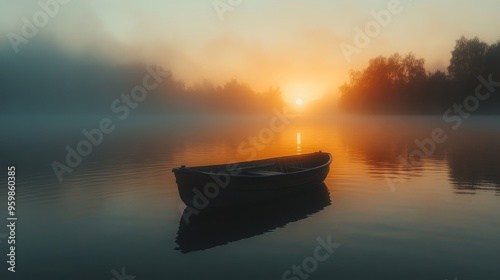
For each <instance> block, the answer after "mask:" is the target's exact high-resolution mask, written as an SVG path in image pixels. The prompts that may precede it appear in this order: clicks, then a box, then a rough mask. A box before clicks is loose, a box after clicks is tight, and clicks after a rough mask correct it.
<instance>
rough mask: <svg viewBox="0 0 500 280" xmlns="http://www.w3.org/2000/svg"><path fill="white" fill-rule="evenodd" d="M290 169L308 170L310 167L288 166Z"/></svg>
mask: <svg viewBox="0 0 500 280" xmlns="http://www.w3.org/2000/svg"><path fill="white" fill-rule="evenodd" d="M288 168H289V169H294V170H306V169H309V168H306V167H296V166H288Z"/></svg>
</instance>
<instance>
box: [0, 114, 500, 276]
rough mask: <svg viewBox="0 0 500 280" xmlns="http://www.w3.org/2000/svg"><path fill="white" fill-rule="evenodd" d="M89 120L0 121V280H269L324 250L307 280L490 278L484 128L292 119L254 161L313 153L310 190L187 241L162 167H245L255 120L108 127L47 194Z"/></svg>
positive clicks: (492, 134)
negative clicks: (11, 258)
mask: <svg viewBox="0 0 500 280" xmlns="http://www.w3.org/2000/svg"><path fill="white" fill-rule="evenodd" d="M98 121H99V119H85V118H82V119H72V120H61V119H58V120H57V119H46V120H43V121H36V123H31V124H30V125H26V124H25V123H26V122H28V119H26V120H22V119H17V120H8V119H7V120H5V119H4V120H2V127H1V131H2V136H1V138H0V139H1V148H0V152H1V154H0V158H1V159H2V166H4V167H5V165H7V164H10V163H14V164H16V166H17V171H18V173H17V181H18V193H17V199H18V200H17V202H18V204H17V206H18V210H17V211H18V218H19V221H18V227H17V240H18V241H17V242H18V245H17V246H18V247H17V248H18V249H17V265H16V269H17V272H16V274H15V275H14V276H15V277H12V276H13V275H9V276H10V277H11V278H12V279H35V278H41V279H113V278H115V279H117V280H119V279H118V278H117V277H116V275H114V274H113V273H112V271H113V270H116V271H117V272H118V273H119V274H120V273H121V272H122V268H125V271H126V274H127V275H130V276H136V278H135V279H136V280H141V279H148V280H153V279H252V280H254V279H282V275H283V273H284V272H285V271H286V270H288V269H291V267H292V265H294V264H296V265H300V264H302V262H303V261H304V259H306V258H307V257H311V256H313V252H314V250H315V248H316V247H317V246H318V244H319V243H318V241H317V238H322V239H324V240H326V239H327V237H328V236H330V238H331V241H332V242H335V243H338V244H340V247H338V248H336V249H335V250H334V252H333V253H332V254H331V255H330V256H329V258H328V259H327V260H326V261H323V262H319V264H318V267H317V269H315V270H314V271H313V272H311V273H307V274H309V278H308V279H437V280H443V279H454V278H455V277H458V279H498V278H499V277H500V266H498V261H499V259H500V219H499V213H500V145H499V143H500V119H497V118H475V119H469V120H466V121H465V123H464V125H463V126H462V127H460V128H458V129H457V130H453V129H452V128H451V125H450V124H447V123H445V122H444V121H443V120H441V119H440V118H438V117H435V118H433V117H426V118H420V117H405V118H396V117H392V118H391V117H385V118H382V117H380V118H361V117H358V118H354V117H353V118H332V119H316V120H307V119H304V118H301V117H297V118H295V119H294V120H293V121H292V122H291V123H290V124H289V125H287V126H286V127H285V129H284V130H283V131H282V132H279V133H273V134H271V135H269V134H268V135H265V136H266V137H267V138H265V142H267V143H263V142H260V141H259V142H258V147H257V148H258V149H256V153H255V158H266V157H272V156H278V155H288V154H296V153H307V152H314V151H318V150H323V151H328V152H330V153H332V155H333V156H334V162H333V164H332V166H331V171H330V174H329V176H328V178H327V179H326V181H325V186H324V187H323V188H322V189H318V191H316V192H314V193H310V194H304V195H303V197H299V198H291V199H289V200H287V201H284V202H281V203H277V204H275V205H266V206H262V207H260V208H257V209H251V210H248V211H236V210H235V211H232V212H231V213H228V214H227V215H220V216H214V215H200V216H199V217H196V220H194V222H193V223H192V224H191V226H192V227H185V226H184V225H183V224H182V222H181V213H182V212H181V211H182V210H183V207H182V206H183V204H182V202H181V201H180V199H179V197H178V194H177V189H176V185H175V178H174V176H173V173H171V168H172V167H175V166H179V165H181V164H186V165H188V166H189V165H203V164H212V163H228V162H230V161H235V160H236V161H237V160H245V159H249V158H251V157H252V156H253V155H252V154H251V149H249V147H250V144H248V142H247V143H245V141H249V137H254V136H257V137H258V135H259V132H261V131H262V130H263V129H266V128H269V127H270V126H269V118H262V119H246V118H238V119H231V120H228V119H224V118H213V119H204V120H196V119H190V120H186V119H182V120H181V119H175V120H174V119H153V118H142V119H134V120H128V121H126V122H124V123H116V130H115V131H114V132H113V133H111V134H109V135H106V136H105V138H104V141H103V143H102V144H101V145H100V146H99V147H97V148H94V150H93V152H92V153H91V154H90V155H89V156H87V157H85V158H84V159H83V162H82V163H81V165H79V166H78V167H77V168H75V169H74V171H73V172H72V173H71V174H66V175H65V176H64V181H63V182H62V183H59V182H58V180H57V178H56V176H55V174H54V172H53V171H52V167H51V166H50V164H51V163H52V162H53V161H59V162H61V163H62V162H64V161H65V156H66V152H65V146H66V145H70V146H72V147H75V146H76V143H78V141H80V140H82V139H84V136H82V134H81V132H80V131H81V130H82V129H92V128H95V127H97V123H98ZM437 127H441V128H442V129H443V130H444V131H445V133H446V135H447V136H448V139H447V140H446V141H445V142H444V143H442V144H437V145H436V148H435V150H434V151H433V152H432V153H431V154H430V155H429V156H425V157H423V158H421V159H420V158H418V157H415V158H414V159H413V161H412V164H408V163H404V161H403V160H401V159H402V158H403V159H406V160H408V156H409V155H410V154H411V153H412V152H413V151H414V150H415V149H417V148H418V147H417V146H416V145H415V143H414V141H415V140H416V139H420V140H422V139H425V138H428V137H430V135H431V132H432V131H433V129H435V128H437ZM266 131H268V130H266ZM242 143H243V144H242ZM4 167H2V169H3V170H5V169H4ZM2 172H3V173H4V174H2V175H1V176H0V178H2V182H3V183H2V187H1V190H2V191H1V197H0V201H3V202H2V203H3V204H2V206H1V209H2V210H1V211H0V213H1V215H2V217H1V218H2V223H6V222H5V218H6V203H5V201H6V188H5V177H6V171H5V172H4V171H2ZM2 228H4V230H3V231H2V230H0V233H5V232H6V230H5V226H2ZM0 241H2V242H1V243H0V249H1V250H0V251H1V252H2V254H1V256H0V260H1V261H2V262H3V263H4V264H5V261H6V256H5V253H4V252H6V250H7V246H6V245H7V244H6V242H5V239H3V240H2V239H0ZM2 267H3V268H2V272H0V273H1V274H4V272H5V271H6V266H5V265H3V266H2ZM292 277H293V275H290V276H289V278H288V279H300V278H292ZM2 279H4V278H3V276H2ZM123 279H126V278H123Z"/></svg>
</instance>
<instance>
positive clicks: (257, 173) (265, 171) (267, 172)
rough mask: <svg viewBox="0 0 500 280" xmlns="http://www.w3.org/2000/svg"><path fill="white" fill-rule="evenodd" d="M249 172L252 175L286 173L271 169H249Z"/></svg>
mask: <svg viewBox="0 0 500 280" xmlns="http://www.w3.org/2000/svg"><path fill="white" fill-rule="evenodd" d="M248 173H249V174H252V175H263V176H266V175H279V174H284V173H283V172H278V171H270V170H252V171H249V172H248Z"/></svg>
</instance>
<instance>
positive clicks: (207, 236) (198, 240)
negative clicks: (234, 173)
mask: <svg viewBox="0 0 500 280" xmlns="http://www.w3.org/2000/svg"><path fill="white" fill-rule="evenodd" d="M330 204H331V200H330V193H329V191H328V188H327V187H326V185H325V184H324V183H323V184H321V185H318V186H317V187H314V188H312V189H311V190H310V191H307V192H303V193H301V194H298V195H294V196H290V197H286V198H283V199H281V200H279V201H270V202H268V203H266V204H260V205H255V206H252V207H251V208H249V207H246V208H232V209H206V210H203V211H201V212H200V213H199V214H198V215H194V214H193V215H191V216H190V217H189V223H186V222H185V220H184V218H183V217H182V216H181V218H180V221H179V230H178V232H177V238H176V243H177V245H178V247H177V248H176V250H179V251H181V253H189V252H193V251H200V250H206V249H210V248H213V247H216V246H220V245H225V244H228V243H230V242H234V241H238V240H241V239H245V238H250V237H253V236H256V235H261V234H264V233H266V232H271V231H273V230H275V229H276V228H280V227H284V226H285V225H287V224H288V223H291V222H295V221H299V220H302V219H305V218H307V217H309V216H311V215H313V214H315V213H317V212H319V211H321V210H323V209H324V208H325V207H327V206H329V205H330ZM183 215H187V212H186V210H184V213H183Z"/></svg>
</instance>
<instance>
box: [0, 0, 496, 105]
mask: <svg viewBox="0 0 500 280" xmlns="http://www.w3.org/2000/svg"><path fill="white" fill-rule="evenodd" d="M47 1H49V0H42V2H47ZM215 2H217V1H215ZM219 2H220V3H230V2H233V3H235V2H238V1H237V0H231V1H230V0H220V1H219ZM240 2H241V4H239V5H236V6H234V7H232V11H227V12H225V13H224V14H223V16H224V19H223V20H221V18H220V17H219V14H218V13H217V11H216V9H215V8H214V1H213V0H189V1H188V0H182V1H181V0H178V1H172V0H171V1H165V0H163V1H161V0H149V1H148V0H144V1H131V0H128V1H125V0H108V1H102V0H85V1H83V0H72V1H69V3H68V4H65V5H60V10H59V11H58V13H57V14H56V15H55V16H54V17H53V18H50V19H49V21H48V24H47V26H46V27H43V28H40V31H39V33H38V34H37V35H36V36H48V37H49V38H53V39H54V40H55V41H57V43H58V44H61V45H62V46H63V48H64V49H66V50H68V51H69V52H71V53H78V52H86V53H88V52H95V53H96V54H99V55H102V56H104V57H107V58H109V59H110V60H113V61H114V60H118V61H130V60H137V59H141V60H146V61H147V62H148V63H160V64H163V65H165V67H167V68H170V69H172V71H173V72H174V74H175V75H176V76H177V77H179V78H182V79H184V80H186V81H187V82H188V83H196V82H200V81H202V80H203V79H207V80H210V81H213V82H215V83H222V82H225V81H228V80H230V79H231V78H237V79H238V80H240V81H243V82H247V83H249V84H250V85H252V86H253V87H254V88H256V89H258V90H265V89H267V88H268V87H269V86H280V87H281V89H282V91H283V94H284V98H285V99H286V100H287V101H292V100H295V98H299V97H300V98H302V99H304V100H305V101H306V102H307V101H308V100H311V99H314V98H317V97H319V96H321V95H322V94H324V93H325V92H328V91H336V90H337V87H338V86H339V85H340V84H342V83H343V82H345V81H346V79H347V78H348V76H347V75H348V71H349V69H359V68H361V67H364V66H366V64H367V62H368V59H370V58H372V57H374V56H377V55H380V54H383V55H389V54H391V53H393V52H400V53H407V52H410V51H412V52H414V53H415V54H416V55H417V57H424V58H425V59H426V61H427V63H426V65H427V68H429V69H437V68H441V69H444V68H445V67H446V65H447V64H448V61H449V59H450V51H451V50H452V49H453V46H454V44H455V42H454V41H455V40H456V39H458V38H459V37H460V36H461V35H465V36H466V37H473V36H478V37H479V38H480V39H482V40H484V41H486V42H487V43H493V42H495V41H497V40H498V39H500V23H499V21H498V11H500V1H498V0H496V1H495V0H479V1H465V0H462V1H451V0H443V1H435V0H434V1H430V0H413V1H410V0H406V1H400V5H401V8H400V9H402V11H401V12H400V13H399V14H392V18H391V19H390V21H389V24H388V25H387V26H385V27H381V28H380V32H379V34H378V35H376V36H374V37H373V38H371V42H370V43H369V44H367V46H366V47H364V48H360V53H356V54H353V55H352V56H351V62H350V63H348V60H347V59H346V58H345V56H344V54H343V52H342V50H341V48H340V44H341V43H346V44H351V45H354V43H353V38H354V35H355V31H354V28H355V27H359V28H361V29H362V30H364V29H365V26H366V24H367V23H369V22H370V21H371V20H373V16H372V15H371V14H370V12H371V11H380V10H382V9H387V6H388V4H389V3H390V2H391V1H390V0H389V1H388V0H370V1H368V0H366V1H333V0H329V1H327V0H315V1H306V0H275V1H270V0H252V1H251V0H241V1H240ZM0 3H1V4H0V31H1V35H2V40H8V38H7V34H8V33H9V32H14V33H16V34H21V27H22V25H23V22H22V17H27V18H29V19H31V18H32V17H33V14H35V13H36V12H37V11H39V10H41V7H40V6H39V4H38V1H22V3H21V1H14V0H11V1H7V0H0ZM229 5H230V4H229ZM28 44H29V42H28ZM23 47H24V46H23V45H20V47H19V49H20V52H22V51H23Z"/></svg>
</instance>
